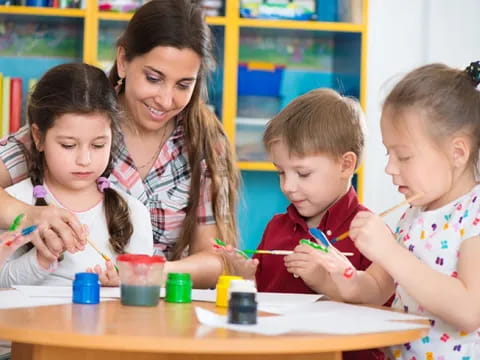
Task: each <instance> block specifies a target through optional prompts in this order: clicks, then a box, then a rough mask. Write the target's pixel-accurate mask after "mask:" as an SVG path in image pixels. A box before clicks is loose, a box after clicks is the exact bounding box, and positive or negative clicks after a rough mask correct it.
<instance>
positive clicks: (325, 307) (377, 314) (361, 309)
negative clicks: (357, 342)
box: [263, 301, 428, 321]
mask: <svg viewBox="0 0 480 360" xmlns="http://www.w3.org/2000/svg"><path fill="white" fill-rule="evenodd" d="M263 310H264V311H266V312H270V313H272V314H279V315H288V314H295V315H299V314H316V313H334V314H342V315H345V316H359V315H361V316H362V317H368V319H369V320H370V319H371V320H382V321H386V320H425V319H428V318H427V317H425V316H421V315H415V314H407V313H403V312H394V311H388V310H382V309H375V308H371V307H367V306H360V305H352V304H345V303H341V302H335V301H318V302H315V303H310V304H303V305H300V306H295V307H292V306H290V307H284V308H277V307H269V306H264V307H263Z"/></svg>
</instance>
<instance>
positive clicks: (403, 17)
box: [0, 0, 480, 248]
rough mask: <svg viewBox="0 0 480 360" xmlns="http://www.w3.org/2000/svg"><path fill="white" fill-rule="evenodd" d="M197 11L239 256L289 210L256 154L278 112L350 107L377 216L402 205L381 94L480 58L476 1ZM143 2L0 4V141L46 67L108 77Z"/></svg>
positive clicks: (325, 2)
mask: <svg viewBox="0 0 480 360" xmlns="http://www.w3.org/2000/svg"><path fill="white" fill-rule="evenodd" d="M198 1H200V2H202V4H203V6H204V7H205V9H206V11H207V15H208V18H207V21H208V23H209V24H210V25H211V27H212V30H213V32H214V35H215V40H216V55H217V62H218V69H217V71H216V72H215V73H214V74H213V76H212V78H211V82H210V87H209V103H210V104H211V106H212V108H213V109H214V110H215V112H216V113H217V115H218V116H219V118H220V119H221V120H222V121H223V123H224V125H225V129H226V132H227V135H228V136H229V137H230V139H231V140H232V143H233V145H234V146H235V148H236V151H237V157H238V164H239V167H240V169H241V170H242V180H243V185H242V189H241V203H240V211H239V224H240V232H241V239H242V246H243V247H247V248H255V247H256V245H257V244H258V243H259V241H260V239H261V236H262V232H263V229H264V227H265V225H266V223H267V222H268V220H269V219H270V218H271V217H272V216H273V215H274V214H275V213H279V212H283V211H284V210H285V208H286V206H287V205H288V203H287V201H286V199H285V198H284V197H283V195H282V194H281V192H280V190H279V187H278V175H277V174H276V172H275V170H274V167H273V166H272V164H271V163H269V162H268V159H267V158H266V155H265V153H264V151H263V147H262V144H261V136H262V132H263V128H264V126H265V123H266V121H268V119H269V118H271V117H272V116H273V115H274V114H276V113H277V112H278V111H280V110H281V109H282V108H283V107H284V106H285V105H286V104H287V103H288V102H290V101H291V100H292V99H293V98H295V97H296V96H298V95H301V94H303V93H305V92H307V91H308V90H310V89H312V88H316V87H331V88H334V89H336V90H338V91H340V92H341V93H343V94H346V95H349V96H354V97H357V98H359V99H360V101H361V103H362V105H363V107H364V109H365V110H366V115H367V124H368V140H367V148H366V155H365V158H364V166H363V167H362V169H361V170H360V173H359V174H358V176H357V177H356V178H355V179H354V184H355V186H356V187H357V189H358V192H359V195H360V199H361V200H362V201H363V203H364V204H365V205H366V206H368V207H369V208H371V209H372V210H373V211H375V212H379V211H382V210H384V209H386V208H389V207H391V206H392V205H393V204H395V203H397V202H399V201H401V200H402V199H401V196H400V194H398V193H397V192H396V189H395V187H394V186H393V185H392V184H391V180H390V178H389V177H388V176H386V175H385V173H384V167H385V164H386V156H385V150H384V148H383V145H382V143H381V136H380V129H379V118H380V109H381V103H382V100H383V98H384V96H385V94H386V93H387V92H388V90H389V89H390V87H391V86H392V85H393V83H394V82H395V81H396V80H397V79H398V77H399V76H401V75H402V74H404V73H405V72H408V71H410V70H411V69H413V68H414V67H417V66H420V65H422V64H425V63H430V62H444V63H446V64H448V65H451V66H457V67H460V68H463V67H465V66H466V65H468V64H469V63H470V61H474V60H479V59H480V41H479V40H478V39H480V26H478V23H479V21H478V14H480V1H478V0H458V1H455V2H452V1H450V0H415V1H404V0H403V1H402V0H368V1H367V0H275V1H273V0H270V1H269V0H198ZM141 3H142V0H98V1H97V0H84V1H66V0H65V1H64V0H0V73H2V86H0V89H1V96H0V100H1V101H0V104H1V111H0V118H1V119H2V122H1V127H0V133H1V134H2V136H5V135H6V134H8V133H9V132H11V131H13V130H15V129H17V128H18V127H19V126H20V125H21V123H22V118H23V121H24V109H25V102H26V98H27V96H26V94H27V92H28V89H29V88H30V87H31V86H32V85H33V84H34V83H35V79H38V78H39V77H40V76H41V75H42V74H43V72H45V71H46V70H47V69H48V68H50V67H52V66H54V65H57V64H59V63H63V62H72V61H85V62H89V63H93V64H96V65H98V66H100V67H102V68H103V69H105V70H108V69H109V67H110V65H111V61H112V59H113V58H114V51H115V50H114V43H115V39H116V37H117V36H118V35H119V34H120V32H121V31H122V29H123V28H124V27H125V25H126V23H127V21H128V19H129V18H130V16H131V11H134V9H135V7H136V6H138V5H139V4H141ZM7 99H10V100H7ZM7 118H8V121H7V120H6V119H7ZM319 186H321V184H320V185H319ZM397 217H398V214H396V213H394V214H391V215H390V216H389V217H388V218H387V222H388V223H389V224H390V225H393V223H394V219H396V218H397Z"/></svg>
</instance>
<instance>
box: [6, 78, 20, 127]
mask: <svg viewBox="0 0 480 360" xmlns="http://www.w3.org/2000/svg"><path fill="white" fill-rule="evenodd" d="M21 123H22V78H19V77H13V78H11V84H10V126H9V132H10V133H14V132H15V131H17V130H18V129H20V126H21Z"/></svg>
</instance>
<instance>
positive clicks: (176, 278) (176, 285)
mask: <svg viewBox="0 0 480 360" xmlns="http://www.w3.org/2000/svg"><path fill="white" fill-rule="evenodd" d="M165 301H166V302H169V303H190V302H192V278H191V277H190V274H188V273H169V274H168V277H167V283H166V285H165Z"/></svg>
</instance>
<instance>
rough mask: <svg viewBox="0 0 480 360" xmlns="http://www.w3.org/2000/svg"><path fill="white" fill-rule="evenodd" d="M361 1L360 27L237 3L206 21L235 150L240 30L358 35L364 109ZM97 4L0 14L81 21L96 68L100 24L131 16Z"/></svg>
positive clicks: (88, 57) (245, 164)
mask: <svg viewBox="0 0 480 360" xmlns="http://www.w3.org/2000/svg"><path fill="white" fill-rule="evenodd" d="M361 1H363V4H362V5H363V7H362V23H361V24H356V23H343V22H322V21H294V20H266V19H244V18H240V15H239V8H240V0H226V5H225V16H219V17H207V18H206V20H207V23H208V24H209V25H212V26H223V27H224V31H225V44H224V47H223V48H224V56H223V58H224V69H223V73H224V77H223V95H222V114H221V118H222V121H223V124H224V127H225V132H226V134H227V136H228V137H229V139H230V142H231V144H232V146H233V147H235V143H236V142H235V138H236V115H237V76H238V63H239V61H238V55H239V43H240V30H241V29H242V28H264V29H279V30H280V29H289V30H304V31H324V32H348V33H358V34H360V35H361V59H360V103H361V105H362V107H363V108H364V109H365V106H366V71H367V24H368V21H367V20H368V0H361ZM97 4H98V3H97V0H87V3H86V8H85V9H57V8H42V7H27V6H0V14H13V15H32V16H61V17H73V18H83V19H84V32H83V49H84V51H83V61H84V62H86V63H89V64H94V65H98V58H97V54H98V31H99V24H100V21H101V20H102V21H124V22H127V21H129V20H130V18H131V17H132V15H133V14H132V13H119V12H109V11H99V10H98V6H97ZM237 164H238V166H239V168H240V169H241V170H250V171H275V167H274V166H273V164H272V163H270V162H253V161H239V162H238V163H237ZM363 171H364V170H363V166H362V167H361V168H360V169H359V170H358V184H357V186H358V196H359V198H360V201H362V200H363Z"/></svg>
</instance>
